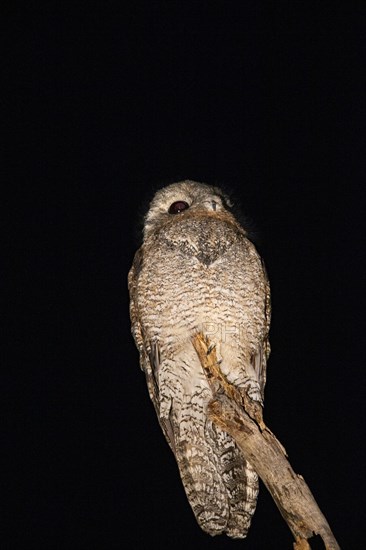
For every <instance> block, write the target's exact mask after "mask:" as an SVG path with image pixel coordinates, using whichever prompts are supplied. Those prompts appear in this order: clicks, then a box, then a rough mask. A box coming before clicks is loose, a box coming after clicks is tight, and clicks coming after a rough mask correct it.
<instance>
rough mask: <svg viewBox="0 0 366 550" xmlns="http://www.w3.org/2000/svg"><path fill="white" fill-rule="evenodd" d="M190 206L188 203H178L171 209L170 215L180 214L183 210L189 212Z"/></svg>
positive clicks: (172, 205) (171, 206)
mask: <svg viewBox="0 0 366 550" xmlns="http://www.w3.org/2000/svg"><path fill="white" fill-rule="evenodd" d="M187 208H189V204H188V203H187V202H186V201H176V202H173V204H171V205H170V207H169V214H179V212H182V211H183V210H187Z"/></svg>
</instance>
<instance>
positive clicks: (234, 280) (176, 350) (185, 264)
mask: <svg viewBox="0 0 366 550" xmlns="http://www.w3.org/2000/svg"><path fill="white" fill-rule="evenodd" d="M129 290H130V297H131V306H130V312H131V321H132V332H133V335H134V338H135V341H136V344H137V347H138V349H139V352H140V363H141V368H142V369H143V370H144V372H145V374H146V378H147V384H148V388H149V393H150V397H151V399H152V401H153V403H154V406H155V409H156V412H157V415H158V419H159V422H160V424H161V427H162V429H163V431H164V434H165V437H166V439H167V441H168V443H169V445H170V447H171V449H172V451H173V453H174V454H175V457H176V460H177V463H178V466H179V471H180V475H181V478H182V481H183V485H184V488H185V491H186V494H187V497H188V500H189V502H190V505H191V507H192V509H193V511H194V513H195V515H196V518H197V521H198V523H199V524H200V526H201V527H202V529H203V530H204V531H206V532H207V533H209V534H211V535H217V534H221V533H226V534H227V535H228V536H230V537H234V538H241V537H245V536H246V533H247V531H248V528H249V526H250V522H251V518H252V515H253V513H254V510H255V506H256V501H257V494H258V477H257V474H256V473H255V471H254V470H253V469H252V468H251V466H250V464H249V463H248V462H246V461H245V460H244V458H243V456H242V455H241V453H240V452H239V450H238V448H237V447H236V445H235V443H234V441H233V439H232V438H231V437H230V436H229V435H228V434H226V433H225V432H223V431H222V430H221V429H219V428H218V427H216V426H214V425H213V424H212V422H211V421H210V420H209V419H208V418H207V416H206V407H207V404H208V402H209V401H210V399H211V398H212V392H211V389H210V387H209V385H208V382H207V380H206V377H205V374H204V372H203V370H202V367H201V365H200V362H199V360H198V356H197V354H196V352H195V350H194V348H193V346H192V337H193V336H194V335H195V334H197V332H198V331H201V332H203V333H204V334H205V335H207V336H208V337H209V339H210V341H211V342H212V343H214V344H216V351H217V354H218V357H219V359H220V360H221V364H220V367H221V370H222V372H223V373H224V374H225V376H226V377H227V380H228V381H229V382H230V383H231V384H233V385H234V386H235V387H237V388H239V389H240V391H242V392H246V393H247V394H248V395H249V396H250V397H251V399H252V400H254V401H256V402H257V403H260V404H262V400H263V389H264V384H265V378H266V374H265V373H266V360H267V358H268V355H269V344H268V331H269V321H270V319H269V317H270V311H269V285H268V280H267V277H266V274H265V270H264V267H263V264H262V261H261V259H260V257H259V255H258V253H257V251H256V249H255V247H254V245H253V244H252V243H251V242H250V241H249V240H248V238H247V236H246V232H245V229H244V228H243V227H242V226H241V225H240V224H239V223H238V222H237V221H236V219H235V217H234V216H233V214H232V213H231V212H230V202H229V199H228V198H227V197H226V196H225V195H224V194H223V193H222V191H221V190H220V189H218V188H216V187H211V186H208V185H205V184H201V183H196V182H193V181H183V182H179V183H174V184H172V185H169V186H167V187H165V188H163V189H161V190H160V191H158V192H157V193H156V195H155V197H154V198H153V200H152V202H151V204H150V208H149V211H148V213H147V215H146V218H145V225H144V239H143V244H142V246H141V248H140V249H139V250H138V251H137V253H136V256H135V259H134V262H133V266H132V268H131V271H130V273H129Z"/></svg>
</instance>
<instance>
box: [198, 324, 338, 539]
mask: <svg viewBox="0 0 366 550" xmlns="http://www.w3.org/2000/svg"><path fill="white" fill-rule="evenodd" d="M193 346H194V348H195V350H196V352H197V354H198V357H199V359H200V362H201V365H202V368H203V370H204V372H205V373H206V376H207V379H208V381H209V383H210V385H211V387H212V390H213V394H214V397H213V399H212V400H211V401H210V403H209V405H208V415H209V417H210V418H211V419H212V420H213V421H214V422H215V423H216V424H217V425H219V426H220V427H221V428H222V429H223V430H225V431H226V432H228V433H229V434H230V435H231V436H232V437H233V438H234V439H235V441H236V443H237V445H238V447H239V448H240V450H241V451H242V453H243V455H244V456H245V458H246V459H247V460H248V461H249V462H250V463H251V465H252V466H253V468H254V469H255V470H256V472H257V473H258V475H259V477H260V478H261V479H262V481H263V483H264V484H265V485H266V487H267V489H268V490H269V492H270V494H271V496H272V498H273V499H274V501H275V503H276V505H277V507H278V508H279V510H280V512H281V514H282V516H283V518H284V520H285V521H286V523H287V525H288V526H289V528H290V530H291V532H292V534H293V536H294V538H295V542H294V549H295V550H307V549H310V546H309V544H308V542H307V541H308V539H309V538H311V537H312V536H313V535H314V534H316V535H320V536H321V538H322V539H323V543H324V546H325V548H326V550H339V548H340V547H339V545H338V543H337V541H336V540H335V538H334V536H333V533H332V531H331V529H330V527H329V525H328V522H327V520H326V519H325V517H324V515H323V514H322V512H321V511H320V509H319V507H318V505H317V503H316V501H315V499H314V497H313V495H312V494H311V491H310V489H309V487H308V486H307V484H306V483H305V481H304V478H303V477H302V476H301V475H298V474H295V472H294V471H293V469H292V468H291V465H290V463H289V462H288V460H287V458H286V452H285V450H284V448H283V447H282V445H281V444H280V443H279V442H278V440H277V439H276V437H275V436H274V435H273V434H272V432H271V431H270V430H269V429H268V428H267V427H266V426H265V424H264V422H263V418H262V412H261V410H259V409H260V405H259V404H257V403H254V402H253V401H252V400H251V399H250V398H249V397H248V396H245V395H244V396H243V395H242V394H241V393H239V392H238V390H237V389H236V388H234V387H233V386H232V385H231V384H230V383H229V382H228V381H227V380H226V378H225V376H224V375H223V373H222V372H221V370H220V364H219V362H218V361H217V356H216V350H215V346H213V345H211V344H210V342H209V340H208V338H207V337H205V336H204V335H203V334H202V333H199V334H197V335H196V336H195V338H194V339H193Z"/></svg>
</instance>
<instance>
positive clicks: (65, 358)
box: [1, 1, 366, 549]
mask: <svg viewBox="0 0 366 550" xmlns="http://www.w3.org/2000/svg"><path fill="white" fill-rule="evenodd" d="M129 4H130V5H129V6H127V7H125V8H122V7H121V4H120V5H119V7H118V8H117V7H114V8H112V7H111V5H110V4H108V3H100V7H99V9H98V8H97V7H96V5H94V7H93V8H91V6H90V5H89V4H85V7H82V6H81V5H80V6H79V9H77V10H76V9H74V10H73V11H72V12H71V11H70V12H66V11H62V12H61V11H59V10H57V9H56V8H51V6H50V5H48V8H47V9H46V8H44V9H41V8H40V7H38V8H33V9H32V8H31V7H29V6H28V9H27V11H20V10H19V11H17V10H16V9H15V8H14V9H12V10H10V9H9V10H8V11H7V12H6V13H5V17H2V25H3V27H4V28H3V33H2V36H3V37H4V36H5V37H6V39H7V41H6V46H5V54H4V55H3V56H2V60H1V62H2V64H3V68H4V80H3V82H4V86H3V91H4V93H3V94H2V97H3V99H2V108H3V112H4V114H5V117H3V120H4V122H5V133H4V136H5V139H4V142H3V145H4V147H3V151H4V153H5V157H4V158H5V162H4V163H3V169H2V172H3V176H4V180H6V181H8V183H9V184H10V187H11V190H12V191H13V193H12V199H11V200H8V199H6V198H5V196H4V197H3V205H4V206H5V214H8V216H5V217H4V218H3V222H2V225H3V233H4V235H5V236H6V237H8V241H7V242H8V245H7V252H8V253H9V254H8V255H7V258H9V259H7V260H6V262H5V264H6V265H5V274H6V275H9V277H8V278H6V287H5V291H6V292H5V302H6V303H7V304H8V305H10V315H9V316H8V317H7V318H6V329H7V331H6V346H5V347H4V348H3V349H4V350H8V351H10V357H11V359H12V362H11V366H10V367H9V369H6V370H5V372H4V373H5V374H8V375H9V376H6V377H5V383H4V385H3V387H4V401H5V405H6V416H5V419H6V422H5V429H6V430H5V451H4V455H5V457H6V458H8V462H7V464H8V466H7V468H6V469H4V471H3V473H4V474H5V475H4V481H5V485H4V487H5V490H4V491H3V492H2V493H3V495H4V496H5V500H4V505H3V512H4V525H5V528H6V529H5V531H6V534H10V538H9V539H8V541H7V542H5V534H4V535H3V538H4V544H3V545H2V547H3V548H6V549H18V548H30V547H31V546H32V545H33V544H34V545H36V547H37V548H39V549H43V548H47V549H49V548H52V549H53V548H62V549H63V548H71V547H77V548H80V549H84V548H85V549H86V548H87V549H94V548H95V549H104V548H110V549H114V548H116V549H117V548H121V547H122V546H123V545H125V544H128V546H133V547H137V548H148V547H153V546H157V547H158V548H170V547H173V548H183V547H188V546H189V547H192V546H193V547H194V548H239V547H240V548H248V549H266V548H274V549H277V548H278V549H280V548H281V549H282V548H291V547H292V546H291V545H292V542H291V541H292V537H291V534H290V532H289V530H288V528H287V526H286V524H285V523H284V521H283V520H282V518H281V516H280V514H279V512H278V511H277V509H276V508H275V505H274V504H273V502H272V500H271V497H270V496H269V495H268V493H267V491H266V489H265V488H264V487H262V490H261V493H260V496H259V502H258V508H257V512H256V514H255V516H254V519H253V523H252V527H251V529H250V532H249V535H248V538H247V539H246V541H244V542H242V541H241V542H238V541H232V540H230V539H227V538H226V537H217V538H214V539H212V538H210V537H209V536H208V535H205V534H204V533H203V532H201V531H200V529H199V528H198V526H197V525H196V523H195V520H194V517H193V514H192V512H191V510H190V507H189V505H188V503H187V501H186V497H185V494H184V491H183V488H182V486H181V482H180V480H179V476H178V472H177V467H176V464H175V461H174V457H173V455H172V454H171V452H170V450H169V448H168V446H167V444H166V443H165V440H164V438H163V435H162V434H161V432H160V428H159V426H158V423H157V420H156V418H155V413H154V411H153V407H152V405H151V403H150V401H149V399H148V395H147V390H146V387H145V381H144V377H143V374H142V373H141V371H140V370H139V366H138V354H137V351H136V349H135V346H134V342H133V340H132V337H131V335H130V326H129V316H128V294H127V287H126V277H127V272H128V269H129V267H130V265H131V262H132V258H133V254H134V251H135V250H136V248H137V246H138V230H139V227H140V224H141V213H142V212H143V210H142V207H143V205H144V204H145V202H146V200H149V198H151V196H152V194H153V192H154V190H155V189H156V188H157V186H160V185H162V184H164V183H167V182H171V181H176V180H179V179H184V178H190V179H196V180H198V181H205V182H207V183H215V184H219V185H220V184H222V185H224V186H225V187H226V188H229V189H232V191H233V192H234V194H235V196H236V197H237V198H238V200H239V201H240V203H241V205H242V209H243V212H244V213H245V215H246V216H247V217H248V218H249V220H251V222H250V223H251V225H252V226H253V227H254V233H255V235H256V237H257V242H258V248H259V250H260V252H261V254H262V255H263V257H264V258H265V261H266V265H267V269H268V272H269V276H270V279H271V284H272V294H273V323H272V331H271V343H272V356H271V359H270V362H269V368H268V381H267V388H266V408H265V418H266V421H267V424H268V425H269V426H270V427H271V429H272V430H273V431H274V432H275V433H276V435H277V436H278V437H279V439H280V440H281V441H282V443H283V444H284V445H285V447H286V448H287V451H288V453H289V456H290V461H291V463H292V465H293V467H294V469H295V470H296V471H297V472H299V473H301V474H302V475H303V476H304V477H305V479H306V481H307V482H308V484H309V486H310V488H311V489H312V491H313V493H314V495H315V497H316V499H317V501H318V504H319V506H320V508H321V509H322V511H323V512H324V514H325V515H326V517H327V519H328V521H329V523H330V525H331V527H332V529H333V531H334V533H335V535H336V537H337V539H338V541H339V543H340V545H341V547H342V548H352V549H354V548H363V545H364V531H365V530H364V517H365V516H364V510H365V509H364V507H363V504H364V496H363V494H364V461H365V455H364V438H365V430H364V407H363V396H364V386H365V384H364V382H365V378H364V374H363V372H364V368H365V367H364V365H365V363H364V359H365V354H364V351H363V341H362V340H363V335H364V330H363V329H364V322H363V321H364V299H363V292H362V285H361V280H362V279H361V273H362V267H361V259H362V251H363V242H364V241H363V239H364V226H363V224H362V220H361V217H362V209H363V208H362V207H363V203H362V189H363V186H364V181H365V164H364V160H363V157H364V154H365V139H364V138H365V132H364V130H365V88H364V85H365V61H366V58H365V30H366V26H365V4H364V3H363V2H360V3H357V2H350V3H348V2H344V3H339V2H271V3H268V4H267V3H264V2H257V1H252V2H251V1H246V2H217V3H216V2H206V1H203V2H195V3H192V4H187V3H184V2H175V1H172V2H149V3H136V4H135V3H132V2H130V3H129ZM4 355H5V352H4ZM314 547H315V546H314ZM318 547H319V548H320V547H321V545H319V546H318Z"/></svg>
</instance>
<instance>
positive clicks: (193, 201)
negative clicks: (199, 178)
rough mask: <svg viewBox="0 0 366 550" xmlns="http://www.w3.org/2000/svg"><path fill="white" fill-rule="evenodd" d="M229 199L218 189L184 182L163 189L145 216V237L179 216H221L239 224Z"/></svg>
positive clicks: (193, 182)
mask: <svg viewBox="0 0 366 550" xmlns="http://www.w3.org/2000/svg"><path fill="white" fill-rule="evenodd" d="M232 206H233V204H232V203H231V201H230V199H229V197H228V196H227V195H225V193H223V191H221V189H219V188H218V187H214V186H211V185H207V184H205V183H198V182H196V181H191V180H184V181H180V182H178V183H172V184H170V185H168V186H167V187H164V188H163V189H160V190H159V191H158V192H157V193H156V194H155V196H154V198H153V199H152V201H151V203H150V207H149V210H148V212H147V214H146V217H145V227H144V238H145V239H146V238H147V237H148V236H149V235H150V233H151V232H152V231H155V230H156V229H158V228H161V227H162V226H164V225H165V224H167V223H169V222H170V221H173V220H174V221H176V220H177V217H193V216H194V217H195V216H200V217H204V216H210V217H211V216H217V217H218V218H220V219H222V220H224V219H226V221H229V222H231V223H233V222H234V223H236V222H235V218H234V216H233V214H232V213H231V212H230V208H231V207H232Z"/></svg>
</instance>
